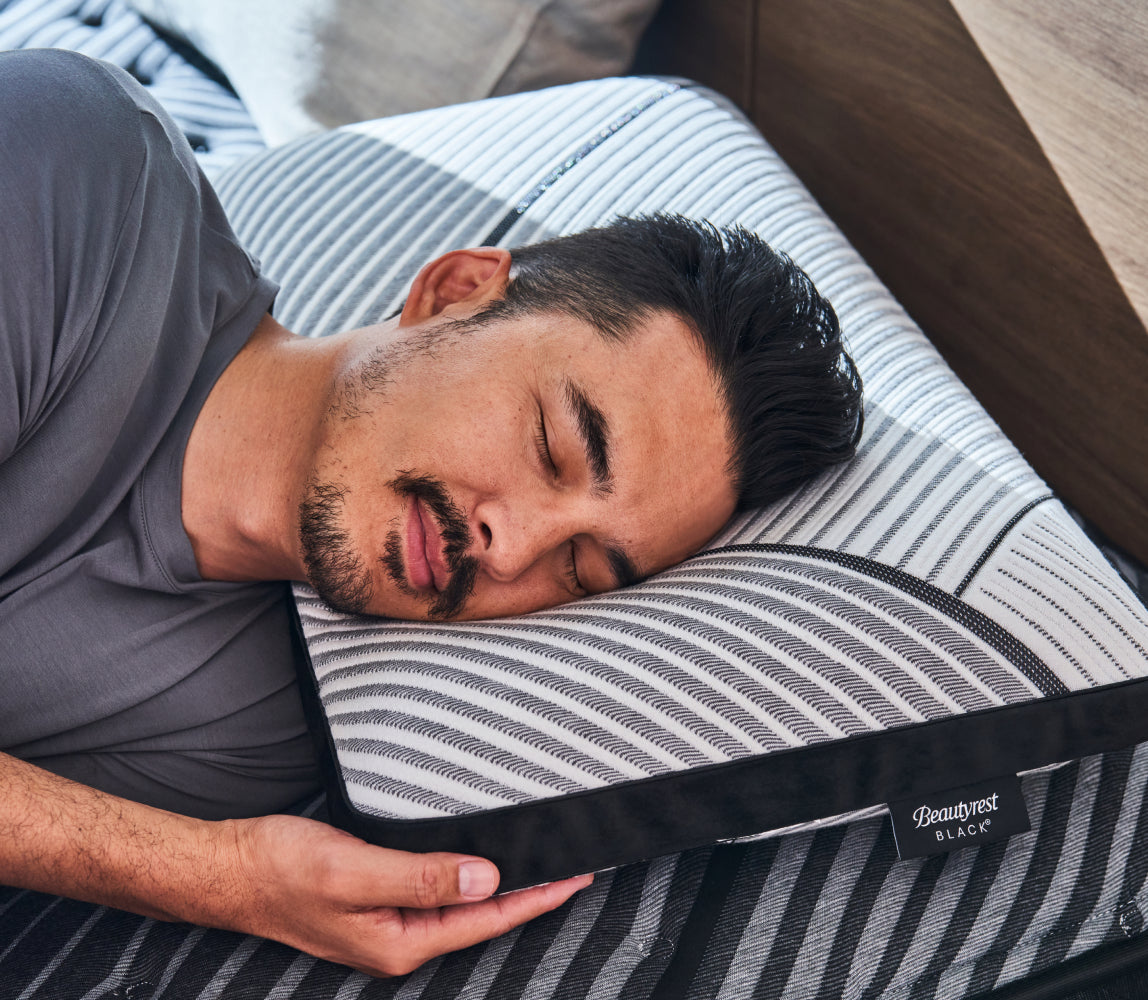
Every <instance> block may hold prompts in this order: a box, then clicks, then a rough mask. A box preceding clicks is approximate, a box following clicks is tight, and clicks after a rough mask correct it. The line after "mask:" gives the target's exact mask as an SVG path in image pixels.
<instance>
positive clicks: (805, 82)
mask: <svg viewBox="0 0 1148 1000" xmlns="http://www.w3.org/2000/svg"><path fill="white" fill-rule="evenodd" d="M1095 6H1097V5H1093V4H1091V3H1088V2H1087V0H1045V2H1044V3H1042V4H1038V5H1032V4H1031V3H1030V0H993V2H992V3H986V2H983V0H705V2H698V0H666V2H665V5H664V7H663V9H662V10H661V12H660V13H659V15H658V17H657V18H656V19H655V21H654V23H653V24H652V25H651V27H650V30H649V32H648V33H647V36H646V38H645V40H644V42H643V46H642V49H641V51H640V53H639V61H638V64H637V67H636V68H637V70H638V71H639V72H661V73H677V74H681V75H684V76H688V77H691V78H693V79H695V80H698V81H699V82H701V83H704V84H706V85H708V86H712V87H714V88H715V89H717V90H719V91H721V92H722V93H724V94H726V95H727V96H728V97H730V98H732V99H733V100H734V101H735V102H736V103H737V104H738V105H740V106H741V108H742V109H743V110H744V111H745V112H746V113H747V114H748V115H749V117H750V118H751V119H752V120H753V122H754V123H755V124H756V125H757V126H758V128H760V129H761V131H762V133H763V134H764V135H765V137H766V138H767V139H768V140H769V141H770V143H772V144H773V146H774V147H775V148H776V149H777V150H778V152H779V153H781V155H782V156H783V157H784V158H785V160H786V161H787V162H788V163H789V165H790V166H791V167H792V168H793V169H794V171H795V172H796V173H797V174H798V176H799V177H801V178H802V180H803V181H804V182H805V183H806V185H807V186H808V187H809V189H810V190H811V191H812V192H813V194H814V196H815V197H816V198H817V199H818V200H819V201H820V202H821V204H822V206H823V207H824V208H825V210H826V211H827V212H828V214H829V215H830V217H832V218H833V219H834V220H835V221H836V222H837V224H838V225H839V226H840V227H841V229H842V230H843V231H844V232H845V234H846V236H848V237H849V239H850V240H851V241H852V242H853V244H854V246H856V248H857V249H858V250H859V251H860V252H861V254H862V255H863V256H864V257H865V258H866V260H867V261H868V262H869V264H870V265H871V266H872V267H873V268H874V270H875V271H876V272H877V273H878V275H879V276H880V277H881V278H882V279H883V280H884V282H885V283H886V284H887V285H888V286H889V288H890V289H891V291H892V292H893V294H894V295H896V296H897V297H898V299H900V301H901V302H902V303H903V304H904V306H905V307H906V309H907V310H908V311H909V313H910V314H911V315H912V316H913V318H914V319H915V320H916V321H917V322H918V323H919V324H920V325H921V327H922V328H923V329H924V330H925V332H926V333H927V334H928V336H929V337H930V339H931V340H932V341H933V343H934V344H935V345H936V346H937V348H938V349H939V350H940V351H941V353H942V354H943V355H944V356H945V358H946V359H947V360H948V362H949V363H950V364H951V365H952V367H953V368H954V369H955V370H956V372H957V373H958V375H960V377H961V378H962V379H963V380H964V381H965V383H966V384H967V385H968V386H969V387H970V388H971V389H972V391H973V392H974V393H975V394H976V395H977V397H978V398H979V399H980V400H981V402H982V403H983V404H984V406H985V407H986V409H987V410H988V411H989V412H990V413H991V414H992V415H993V417H994V418H995V419H996V420H997V422H998V423H999V424H1000V425H1001V426H1002V428H1003V429H1004V430H1005V432H1006V433H1007V434H1008V435H1009V436H1010V437H1011V438H1012V440H1013V441H1014V442H1015V443H1016V444H1017V446H1018V447H1019V448H1020V449H1021V450H1022V451H1023V452H1024V453H1025V455H1026V457H1027V458H1028V460H1029V461H1030V462H1031V463H1032V465H1033V466H1034V467H1035V468H1036V469H1037V471H1038V472H1039V473H1040V474H1041V475H1042V476H1043V477H1044V478H1045V479H1046V480H1047V481H1048V482H1049V483H1050V485H1051V486H1052V487H1053V488H1054V489H1055V490H1057V492H1058V493H1059V494H1060V495H1061V496H1063V497H1064V498H1065V499H1066V500H1067V501H1068V502H1070V503H1071V504H1073V505H1074V506H1075V507H1077V508H1078V509H1079V510H1080V511H1081V512H1082V513H1084V514H1085V516H1086V517H1088V518H1089V519H1090V520H1091V521H1093V522H1094V523H1095V524H1096V525H1097V526H1098V527H1099V528H1100V529H1101V531H1103V532H1104V533H1105V534H1106V535H1107V536H1108V537H1109V539H1111V540H1112V541H1113V542H1115V543H1116V544H1117V545H1118V546H1121V547H1123V548H1125V549H1126V550H1128V551H1129V552H1130V553H1132V554H1133V555H1135V556H1136V557H1138V558H1139V559H1140V560H1141V561H1143V562H1148V332H1146V325H1145V320H1146V319H1148V158H1146V157H1144V156H1143V155H1142V156H1141V157H1139V158H1132V157H1121V156H1120V155H1119V154H1120V151H1121V149H1123V148H1139V149H1141V150H1143V149H1146V148H1148V96H1145V97H1138V96H1135V95H1144V94H1146V93H1148V91H1146V90H1145V88H1144V87H1143V86H1141V85H1142V83H1143V80H1141V79H1139V75H1140V74H1142V73H1143V72H1144V70H1143V67H1144V66H1145V65H1148V17H1145V16H1144V15H1143V14H1136V13H1135V10H1134V8H1135V3H1134V2H1133V0H1123V2H1118V3H1110V4H1108V5H1107V7H1108V8H1113V7H1114V8H1116V10H1115V11H1112V10H1107V11H1106V13H1104V14H1093V13H1090V12H1092V11H1093V8H1094V7H1095ZM1122 8H1127V9H1122ZM1034 10H1039V15H1036V14H1033V15H1032V16H1031V17H1030V16H1029V13H1026V12H1031V11H1034ZM1033 17H1036V18H1037V20H1035V21H1034V20H1033ZM1090 17H1105V18H1108V19H1109V21H1112V20H1113V19H1116V20H1117V21H1119V22H1120V26H1121V31H1122V34H1121V35H1120V40H1119V41H1118V42H1116V43H1113V42H1112V35H1113V33H1112V32H1111V31H1109V30H1108V29H1109V28H1110V27H1111V25H1109V24H1107V23H1103V24H1099V25H1098V24H1096V23H1093V22H1091V21H1089V22H1088V23H1087V24H1085V23H1081V20H1080V19H1081V18H1085V19H1087V18H1090ZM1057 46H1060V48H1059V49H1058V48H1057ZM1114 46H1115V48H1114ZM986 53H987V54H986ZM1026 60H1027V62H1026ZM1041 60H1044V61H1043V62H1041ZM1073 60H1075V63H1074V62H1073ZM994 66H995V68H994ZM1066 73H1068V74H1069V75H1068V76H1067V77H1065V74H1066ZM1057 74H1059V76H1058V75H1057ZM1002 81H1007V82H1008V83H1009V85H1010V87H1011V90H1010V89H1006V86H1005V83H1004V82H1002ZM1080 81H1083V83H1081V82H1080ZM1056 87H1059V88H1060V89H1059V92H1056V93H1050V92H1049V91H1050V89H1055V88H1056ZM1089 87H1091V88H1092V90H1091V91H1090V90H1089V89H1088V88H1089ZM1130 95H1132V96H1130ZM1074 101H1075V106H1074ZM1018 103H1019V104H1020V105H1021V106H1023V107H1024V109H1025V113H1026V114H1027V115H1028V118H1027V119H1026V117H1025V116H1024V115H1022V113H1021V110H1019V109H1018ZM1130 109H1131V110H1130ZM1105 116H1107V119H1106V118H1105ZM1109 119H1110V120H1109ZM1030 122H1031V123H1032V125H1031V127H1030ZM1137 129H1139V130H1140V131H1139V133H1136V130H1137ZM1129 130H1132V133H1133V134H1132V135H1131V136H1129V134H1128V132H1129ZM1038 135H1039V136H1040V137H1041V138H1039V139H1038ZM1042 140H1043V144H1042ZM1106 143H1107V145H1106ZM1066 149H1067V150H1068V151H1069V154H1068V160H1072V162H1071V163H1067V161H1066V153H1065V150H1066ZM1113 149H1115V150H1116V153H1115V154H1113V153H1112V152H1111V150H1113ZM1073 153H1074V155H1075V159H1074V160H1073V159H1072V155H1071V154H1073ZM1050 155H1055V156H1056V157H1057V161H1056V163H1055V165H1054V163H1053V162H1052V161H1050ZM1106 155H1108V156H1109V163H1107V164H1106V163H1105V156H1106ZM1089 157H1094V158H1095V164H1094V172H1090V171H1089V169H1088V167H1089ZM1114 159H1119V160H1121V161H1123V160H1124V159H1128V160H1129V161H1130V162H1129V163H1123V162H1122V164H1121V166H1122V169H1123V170H1124V173H1120V171H1116V172H1115V174H1114V173H1113V168H1112V160H1114ZM1066 164H1067V165H1066ZM1074 171H1075V172H1074ZM1090 173H1091V176H1090ZM1062 177H1064V178H1066V179H1067V180H1068V181H1069V182H1070V183H1071V184H1072V185H1073V187H1072V191H1071V194H1070V191H1069V189H1067V188H1066V183H1065V182H1064V181H1062ZM1090 183H1091V185H1092V187H1091V189H1089V190H1085V188H1087V187H1088V185H1089V184H1090ZM1074 198H1075V201H1074ZM1097 206H1099V208H1098V207H1097ZM1082 209H1083V213H1088V214H1087V216H1086V214H1083V213H1082ZM1114 220H1115V223H1116V227H1115V229H1113V227H1112V223H1113V221H1114ZM1121 220H1123V225H1124V227H1125V228H1124V229H1123V230H1122V229H1121V228H1120V223H1121ZM1104 222H1107V223H1108V227H1107V228H1105V225H1103V224H1102V223H1104ZM1090 225H1091V228H1090ZM1094 233H1096V234H1097V235H1095V236H1094ZM1098 237H1099V238H1100V239H1102V240H1103V241H1104V243H1103V245H1102V244H1101V243H1099V242H1098ZM1114 268H1115V269H1114Z"/></svg>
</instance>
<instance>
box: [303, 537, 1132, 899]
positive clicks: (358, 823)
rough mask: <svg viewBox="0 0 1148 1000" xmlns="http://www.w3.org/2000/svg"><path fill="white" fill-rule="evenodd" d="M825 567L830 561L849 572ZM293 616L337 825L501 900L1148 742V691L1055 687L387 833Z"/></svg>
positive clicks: (395, 823) (948, 598)
mask: <svg viewBox="0 0 1148 1000" xmlns="http://www.w3.org/2000/svg"><path fill="white" fill-rule="evenodd" d="M763 547H764V546H763ZM770 548H773V549H776V548H780V546H770ZM795 548H802V547H800V546H798V547H795ZM805 551H806V552H808V551H810V550H809V549H805ZM820 554H822V555H829V553H827V552H825V551H822V552H821V553H820ZM832 555H833V556H835V557H836V559H835V560H834V561H837V560H841V561H843V562H844V561H845V560H846V559H848V558H850V557H846V556H843V555H842V554H841V553H832ZM865 561H867V560H865ZM885 570H886V572H890V570H889V568H888V567H885ZM891 572H894V573H896V572H897V571H895V570H893V571H891ZM902 575H903V574H902ZM908 579H909V580H911V581H913V583H914V584H915V585H916V586H917V587H919V588H925V589H928V590H936V588H932V587H931V586H930V585H929V584H925V583H923V582H922V581H920V580H917V579H916V578H915V577H909V578H908ZM897 582H898V583H904V582H905V581H901V580H898V581H897ZM922 592H923V591H922ZM937 594H943V595H944V601H945V604H946V605H947V606H948V609H949V610H957V608H956V606H957V605H959V606H960V607H961V608H963V609H964V612H965V613H966V614H968V615H971V616H974V617H977V618H980V617H983V616H981V614H980V612H978V611H976V609H974V608H972V607H971V606H970V605H966V604H965V603H964V602H963V601H961V600H960V599H959V598H956V597H953V596H952V595H951V594H947V593H944V592H942V591H937ZM290 603H291V611H292V616H291V617H292V622H293V641H294V643H295V645H296V647H297V654H298V655H297V657H296V662H297V665H298V669H299V681H300V685H299V686H300V689H301V692H302V696H303V706H304V711H305V714H306V717H307V722H308V725H309V728H310V730H311V733H312V736H313V737H314V739H315V744H316V752H317V755H318V758H319V766H320V770H321V773H322V776H323V784H324V787H325V788H326V792H327V800H328V809H329V815H330V817H331V821H332V822H333V823H334V824H335V825H336V826H338V827H340V828H342V829H344V830H346V831H348V832H349V833H352V834H354V835H355V836H357V837H360V838H362V839H363V840H365V841H367V842H369V843H372V844H377V845H379V846H382V847H389V848H394V849H396V850H403V851H416V852H426V851H454V852H458V853H462V854H473V855H477V856H479V857H484V858H489V859H490V860H491V861H493V862H494V863H495V864H496V865H497V866H498V868H499V871H500V872H501V874H502V881H501V884H500V887H499V888H500V891H507V890H511V889H518V888H522V887H524V886H528V885H536V884H538V883H541V882H550V881H554V880H555V879H559V878H565V877H567V876H570V875H577V874H580V873H582V872H590V871H601V870H604V869H608V868H615V867H618V866H621V865H624V864H629V863H632V862H635V861H641V860H644V859H647V858H652V857H659V856H661V855H666V854H675V853H678V852H680V851H683V850H687V849H689V848H692V847H699V846H702V845H705V844H712V843H715V842H718V841H722V840H728V839H731V838H734V837H744V836H752V835H754V834H758V833H761V832H763V831H768V830H777V829H782V828H784V827H788V826H792V825H794V824H799V823H809V822H813V821H815V820H819V819H824V818H826V817H833V816H838V815H841V814H844V813H850V812H854V811H857V810H860V809H865V808H869V807H872V806H880V805H883V804H886V803H888V802H891V801H898V800H900V799H906V798H913V797H917V796H920V795H931V794H936V793H939V792H943V791H946V790H948V789H950V788H957V787H960V786H963V785H970V784H975V783H977V782H980V781H988V780H990V779H992V778H997V777H1000V776H1002V775H1006V774H1015V773H1018V772H1021V771H1029V770H1034V769H1036V768H1041V767H1046V766H1048V765H1051V764H1057V763H1060V762H1062V761H1068V760H1075V759H1076V758H1079V757H1088V756H1092V755H1093V754H1099V753H1106V752H1108V751H1112V750H1120V749H1123V748H1125V747H1128V746H1132V745H1134V744H1136V743H1139V742H1142V741H1144V740H1145V739H1148V678H1138V679H1133V680H1128V681H1121V682H1119V683H1116V684H1109V685H1105V686H1103V687H1098V688H1090V689H1086V690H1083V691H1064V690H1063V685H1060V689H1061V691H1063V693H1051V692H1047V691H1046V694H1045V696H1044V697H1042V698H1038V699H1035V700H1033V701H1029V702H1025V703H1023V704H1019V705H1004V706H999V707H996V708H990V709H985V710H983V711H979V712H973V713H967V714H962V715H955V716H951V717H949V718H945V719H935V720H933V721H930V722H924V723H917V724H911V725H907V726H901V727H898V728H894V729H887V730H882V731H880V732H874V733H865V734H862V735H859V736H850V737H846V738H844V739H840V740H833V741H831V742H826V743H818V744H813V745H811V746H804V747H793V748H791V749H786V750H781V751H775V752H772V753H768V754H761V755H758V756H753V757H748V758H745V759H743V760H737V761H730V762H726V763H719V764H713V765H708V766H706V767H699V768H692V769H689V770H685V771H674V772H671V773H668V774H662V775H657V776H654V777H650V778H642V779H639V780H636V781H629V782H624V783H620V784H616V785H610V786H607V787H605V788H596V789H590V790H587V791H584V792H577V793H574V794H569V795H561V796H555V797H553V798H546V799H539V800H537V801H535V802H531V803H528V804H526V805H514V806H504V807H500V808H497V809H490V810H485V811H482V812H475V813H467V814H465V815H460V816H445V817H435V818H432V819H409V820H404V819H382V818H379V817H376V816H370V815H368V814H365V813H363V812H361V811H360V810H359V809H357V808H356V807H355V806H354V805H353V804H352V803H351V801H350V798H349V797H348V795H347V791H346V787H345V785H344V783H343V780H342V776H341V773H340V770H339V767H338V757H337V753H336V750H335V745H334V740H333V737H332V735H331V731H330V727H329V726H328V724H327V719H326V715H325V713H324V712H323V707H322V701H321V699H320V696H319V689H318V684H317V681H316V678H315V673H314V668H313V666H312V664H311V658H310V654H309V652H308V650H307V643H306V640H305V637H304V632H303V625H302V621H301V619H300V617H299V611H298V608H297V607H296V606H295V602H294V601H293V600H292V601H291V602H290ZM1022 648H1023V647H1022ZM1030 655H1031V654H1030ZM906 761H912V762H913V763H912V767H906V766H905V762H906Z"/></svg>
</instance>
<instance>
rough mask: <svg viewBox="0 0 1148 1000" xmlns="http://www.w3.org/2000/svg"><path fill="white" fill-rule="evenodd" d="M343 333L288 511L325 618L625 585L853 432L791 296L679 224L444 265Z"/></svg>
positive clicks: (845, 366) (837, 383)
mask: <svg viewBox="0 0 1148 1000" xmlns="http://www.w3.org/2000/svg"><path fill="white" fill-rule="evenodd" d="M347 338H348V339H347V350H346V352H345V357H344V363H343V365H342V368H341V370H340V372H339V375H338V378H337V379H336V382H335V386H334V388H333V393H332V398H331V405H330V409H329V412H328V418H327V420H326V421H325V426H324V434H323V437H322V441H321V443H320V445H319V446H318V448H317V449H316V454H315V462H314V468H313V470H312V474H311V476H310V478H309V480H308V483H307V485H306V489H305V492H304V496H303V499H302V503H301V504H300V537H301V541H302V549H303V556H304V561H305V564H306V568H307V576H308V578H309V580H310V581H311V582H312V584H313V585H314V586H315V587H316V589H317V590H319V592H320V593H321V594H322V595H323V596H324V597H325V598H326V599H327V600H328V602H329V603H331V604H332V605H334V606H336V607H341V608H343V609H345V610H355V611H369V612H373V613H378V614H386V615H391V616H396V617H428V616H429V617H435V618H449V617H467V618H472V617H489V616H496V615H502V614H514V613H520V612H523V611H528V610H533V609H535V608H539V607H545V606H549V605H553V604H557V603H561V602H563V601H565V600H569V599H571V598H573V597H575V596H578V595H579V594H582V593H593V592H598V591H602V590H608V589H611V588H612V587H615V586H618V585H624V584H626V583H629V582H632V581H633V580H635V579H638V578H641V577H642V576H645V575H648V574H649V573H652V572H655V571H657V570H660V569H663V568H665V567H667V566H669V565H672V564H674V563H676V562H679V561H681V560H682V559H683V558H685V557H687V556H688V555H690V554H692V553H693V552H695V551H697V549H698V548H700V547H701V546H702V545H703V544H704V543H705V542H706V541H707V540H708V539H709V538H710V537H712V536H713V535H714V534H715V533H716V532H717V531H718V530H720V528H721V526H722V525H723V524H724V523H725V521H726V520H728V518H729V517H730V515H731V514H732V513H733V512H734V510H735V509H737V508H739V507H750V506H758V505H761V504H764V503H768V502H770V501H772V500H774V499H777V498H778V497H780V496H782V495H784V494H785V493H787V492H789V491H791V490H793V489H794V488H796V487H797V486H798V485H800V483H802V482H804V481H805V480H807V479H808V478H809V477H810V476H812V475H815V474H816V473H818V472H820V471H822V470H823V469H825V468H827V467H828V466H830V465H832V464H835V463H837V462H839V461H841V460H842V459H844V458H847V457H849V456H850V455H851V454H852V451H853V448H854V446H855V444H856V441H857V438H858V436H859V434H860V423H861V402H860V383H859V379H858V377H857V373H856V370H855V368H854V367H853V365H852V362H851V361H850V360H849V359H848V357H847V356H846V355H844V353H843V351H842V346H841V342H840V335H839V331H838V327H837V321H836V317H835V316H834V314H833V311H832V309H831V308H830V307H829V306H828V304H827V303H826V302H825V301H824V300H823V299H821V297H820V296H819V295H818V294H817V293H816V291H815V290H814V289H813V286H812V284H811V283H810V282H809V279H808V278H807V277H806V276H805V275H804V274H803V273H802V272H801V271H800V270H798V269H797V268H796V267H795V266H794V265H793V264H792V263H791V262H790V261H789V260H788V258H786V257H784V256H782V255H779V254H777V253H775V252H774V251H772V250H771V249H770V248H769V247H768V246H766V245H765V244H764V243H762V242H761V241H760V240H758V239H757V238H756V237H754V236H752V235H751V234H749V233H746V232H744V231H743V230H740V229H734V230H724V231H719V230H717V229H715V228H713V227H712V226H709V225H707V224H704V223H695V222H689V221H686V220H684V219H680V218H677V217H661V216H659V217H653V218H646V219H633V220H620V221H618V222H617V223H615V224H613V225H611V226H609V227H606V228H603V229H597V230H592V231H590V232H587V233H581V234H577V235H575V236H571V237H567V238H564V239H559V240H553V241H549V242H547V243H542V244H537V245H535V246H532V247H524V248H521V249H519V250H515V251H514V252H513V255H508V254H507V252H506V251H504V250H498V249H494V248H482V249H478V250H471V251H457V252H455V253H453V254H448V255H446V256H445V257H442V258H439V259H438V260H436V261H433V262H432V263H431V264H428V265H427V266H426V267H425V268H424V269H423V270H422V272H420V274H419V276H418V278H417V279H416V281H415V282H414V284H413V286H412V289H411V295H410V296H409V297H408V300H407V305H406V306H405V308H404V310H403V314H402V317H401V319H400V322H399V328H398V330H387V329H386V328H385V327H384V328H369V329H367V330H363V331H355V332H353V333H351V334H349V335H347Z"/></svg>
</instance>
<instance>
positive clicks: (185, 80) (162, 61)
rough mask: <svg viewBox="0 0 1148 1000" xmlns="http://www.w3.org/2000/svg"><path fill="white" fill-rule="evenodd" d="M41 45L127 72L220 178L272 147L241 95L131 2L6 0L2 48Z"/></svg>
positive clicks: (2, 1)
mask: <svg viewBox="0 0 1148 1000" xmlns="http://www.w3.org/2000/svg"><path fill="white" fill-rule="evenodd" d="M33 48H61V49H72V50H74V51H76V52H82V53H84V54H85V55H88V56H91V57H92V58H93V59H103V60H104V61H106V62H110V63H114V64H115V65H116V66H119V67H120V68H122V69H125V70H127V71H128V72H129V73H131V74H132V76H134V77H135V78H136V79H137V80H139V81H140V83H142V84H143V85H144V86H145V87H147V88H148V90H150V91H151V93H152V94H153V95H154V96H155V98H156V100H158V101H159V102H160V104H162V105H163V106H164V108H166V109H167V111H168V112H169V113H170V114H171V116H172V118H174V119H175V121H176V124H178V125H179V127H180V128H181V129H182V130H183V133H184V134H185V135H186V136H187V138H188V142H189V143H190V144H191V146H192V148H193V149H194V150H195V152H196V158H197V159H198V160H199V163H200V166H202V167H203V170H204V172H205V173H206V174H207V175H208V177H210V178H212V179H214V178H215V177H216V176H218V174H219V173H220V172H221V171H222V170H223V169H225V168H226V167H228V166H230V165H231V164H233V163H236V162H238V161H239V160H242V159H244V158H246V157H248V156H251V155H252V154H254V153H257V152H259V151H260V150H262V149H264V148H266V145H267V144H266V143H265V142H263V140H262V139H261V138H260V136H259V131H258V129H256V127H255V123H254V122H253V121H252V120H251V116H250V115H249V114H248V112H247V109H246V108H245V107H244V106H243V104H242V103H241V102H240V100H239V98H238V97H236V96H235V94H234V93H232V92H231V90H229V89H228V88H227V87H226V86H224V85H223V84H222V83H221V82H219V81H218V80H216V79H212V78H211V77H210V76H208V75H207V74H206V73H205V72H203V70H202V69H200V68H199V67H198V66H194V65H192V64H190V63H189V62H188V61H187V59H186V58H184V56H183V55H181V54H180V53H178V52H176V51H174V50H173V49H172V47H171V45H170V44H169V43H168V41H167V40H166V39H164V38H161V37H160V36H159V35H157V34H156V32H155V30H154V29H153V28H152V27H151V26H150V25H149V24H147V23H146V22H145V21H144V20H143V19H142V18H141V17H140V16H139V14H137V13H136V12H135V11H134V10H132V9H131V7H129V6H128V5H127V4H126V3H125V2H124V0H0V51H2V50H5V49H33Z"/></svg>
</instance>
